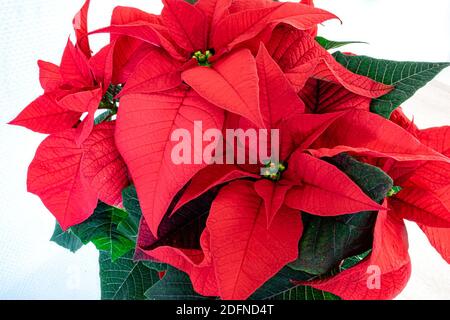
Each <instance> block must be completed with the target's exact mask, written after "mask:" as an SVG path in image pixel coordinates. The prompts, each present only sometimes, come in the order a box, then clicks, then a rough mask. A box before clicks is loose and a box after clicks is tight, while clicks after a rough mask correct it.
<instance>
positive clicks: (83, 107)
mask: <svg viewBox="0 0 450 320" xmlns="http://www.w3.org/2000/svg"><path fill="white" fill-rule="evenodd" d="M102 95H103V93H102V89H101V88H99V89H95V90H89V91H80V92H77V93H74V94H70V95H67V96H65V97H64V98H63V99H61V100H60V101H59V104H60V105H62V106H63V107H65V108H66V109H68V110H73V111H76V112H81V113H83V112H87V113H88V114H87V116H86V118H85V119H84V120H83V122H82V123H81V125H80V126H79V127H78V132H79V135H78V137H77V138H76V142H77V143H78V144H79V145H80V144H82V143H83V142H84V140H86V139H87V137H88V136H89V134H90V133H91V131H92V128H93V127H94V118H95V112H96V111H97V109H98V106H99V104H100V101H101V100H102Z"/></svg>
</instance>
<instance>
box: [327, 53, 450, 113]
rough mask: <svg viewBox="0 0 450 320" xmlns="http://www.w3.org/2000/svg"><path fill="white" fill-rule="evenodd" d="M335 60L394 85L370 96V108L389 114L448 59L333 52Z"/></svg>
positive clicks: (349, 68) (440, 68) (370, 76)
mask: <svg viewBox="0 0 450 320" xmlns="http://www.w3.org/2000/svg"><path fill="white" fill-rule="evenodd" d="M334 57H335V58H336V61H337V62H339V63H340V64H342V65H343V66H344V67H346V68H347V69H348V70H350V71H352V72H354V73H357V74H360V75H363V76H367V77H369V78H371V79H373V80H375V81H378V82H381V83H384V84H387V85H393V86H394V90H392V91H391V92H390V93H388V94H386V95H384V96H382V97H380V98H377V99H373V100H372V104H371V110H372V112H374V113H376V114H379V115H382V116H383V117H385V118H390V115H391V113H392V111H394V110H395V109H396V108H397V107H399V106H400V105H401V104H402V103H403V102H405V101H406V100H408V99H409V98H411V97H412V96H413V95H414V94H415V93H416V91H417V90H419V89H420V88H422V87H423V86H425V85H426V84H427V83H428V82H429V81H431V80H432V79H433V78H434V77H435V76H436V75H437V74H438V73H439V72H441V71H442V70H443V69H444V68H446V67H448V66H449V65H450V63H447V62H443V63H437V62H436V63H435V62H399V61H389V60H380V59H375V58H370V57H366V56H348V55H345V54H343V53H341V52H336V53H334Z"/></svg>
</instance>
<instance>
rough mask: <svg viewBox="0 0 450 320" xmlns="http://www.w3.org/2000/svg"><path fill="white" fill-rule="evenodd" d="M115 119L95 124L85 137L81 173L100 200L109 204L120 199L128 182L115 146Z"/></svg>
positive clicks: (113, 204) (118, 203)
mask: <svg viewBox="0 0 450 320" xmlns="http://www.w3.org/2000/svg"><path fill="white" fill-rule="evenodd" d="M115 127H116V124H115V121H112V122H105V123H102V124H99V125H96V126H95V127H94V129H93V130H92V133H91V135H90V136H89V137H88V138H87V139H86V141H84V143H83V149H84V158H83V162H82V165H81V171H82V173H83V175H84V176H85V177H86V178H87V179H88V181H89V184H90V185H91V187H92V188H93V189H95V190H96V192H97V194H98V197H99V199H100V200H101V201H103V202H104V203H106V204H109V205H111V206H118V205H120V204H121V203H122V190H123V189H124V188H125V187H127V185H128V184H129V180H128V169H127V167H126V165H125V162H124V161H123V159H122V156H121V155H120V154H119V151H118V150H117V147H116V144H115V140H114V132H115Z"/></svg>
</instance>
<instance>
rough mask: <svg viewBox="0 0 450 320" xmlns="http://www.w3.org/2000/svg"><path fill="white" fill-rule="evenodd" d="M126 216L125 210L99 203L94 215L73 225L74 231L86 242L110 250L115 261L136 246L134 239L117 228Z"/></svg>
mask: <svg viewBox="0 0 450 320" xmlns="http://www.w3.org/2000/svg"><path fill="white" fill-rule="evenodd" d="M126 218H127V213H126V212H125V211H123V210H121V209H118V208H115V207H110V206H108V205H106V204H104V203H99V204H98V206H97V208H96V209H95V211H94V213H93V214H92V216H91V217H90V218H89V219H88V220H86V221H85V222H83V223H82V224H79V225H77V226H74V227H72V231H73V232H74V233H75V234H76V235H77V236H78V238H80V240H81V241H82V242H83V243H84V244H87V243H89V242H92V243H93V244H94V245H95V246H96V247H97V249H98V250H101V251H108V252H110V253H111V257H112V260H113V261H115V260H116V259H118V258H120V257H121V256H123V255H124V254H126V253H127V252H129V251H130V250H133V249H134V247H135V242H134V241H133V240H132V239H130V238H128V237H127V236H125V235H123V234H122V233H121V232H119V231H118V230H117V225H118V224H120V223H121V222H122V221H123V219H126Z"/></svg>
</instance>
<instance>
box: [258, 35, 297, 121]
mask: <svg viewBox="0 0 450 320" xmlns="http://www.w3.org/2000/svg"><path fill="white" fill-rule="evenodd" d="M256 67H257V70H258V76H259V92H260V93H259V102H260V108H261V113H262V115H263V118H264V122H265V123H266V125H267V127H269V128H275V127H276V126H277V125H278V123H279V122H280V121H281V120H282V119H283V118H287V117H288V116H290V115H292V114H293V113H296V112H298V113H304V111H305V105H304V104H303V102H302V101H301V100H300V99H299V97H298V96H297V94H296V92H295V91H294V89H293V88H292V86H291V84H290V83H289V81H288V80H287V78H286V76H285V75H284V73H283V71H282V70H281V69H280V67H279V66H278V65H277V63H276V62H275V61H274V60H273V59H272V57H271V56H270V55H269V53H268V52H267V49H266V48H265V47H264V44H262V43H261V45H260V48H259V52H258V56H257V57H256Z"/></svg>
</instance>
